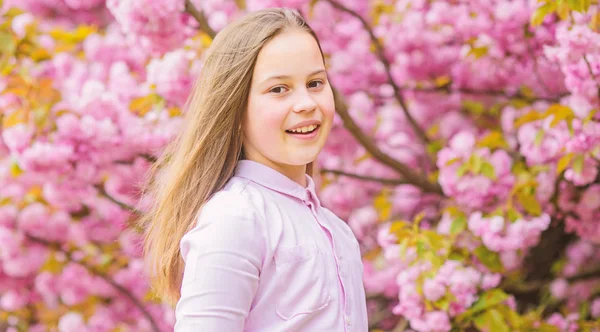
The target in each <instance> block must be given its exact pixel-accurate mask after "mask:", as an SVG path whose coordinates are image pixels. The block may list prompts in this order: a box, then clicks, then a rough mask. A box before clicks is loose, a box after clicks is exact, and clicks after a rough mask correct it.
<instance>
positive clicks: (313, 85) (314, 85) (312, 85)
mask: <svg viewBox="0 0 600 332" xmlns="http://www.w3.org/2000/svg"><path fill="white" fill-rule="evenodd" d="M321 85H323V81H321V80H317V81H312V82H310V83H308V87H309V88H318V87H320V86H321Z"/></svg>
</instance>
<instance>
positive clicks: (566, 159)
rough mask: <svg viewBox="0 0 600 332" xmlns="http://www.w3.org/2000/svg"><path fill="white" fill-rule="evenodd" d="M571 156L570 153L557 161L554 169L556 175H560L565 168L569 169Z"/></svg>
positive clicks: (571, 153)
mask: <svg viewBox="0 0 600 332" xmlns="http://www.w3.org/2000/svg"><path fill="white" fill-rule="evenodd" d="M573 156H574V154H573V152H570V153H567V154H566V155H564V156H562V157H561V158H560V160H559V161H558V166H557V167H556V174H560V173H562V172H563V171H564V170H565V169H566V168H567V167H569V165H570V164H571V159H573Z"/></svg>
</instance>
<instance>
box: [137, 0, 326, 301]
mask: <svg viewBox="0 0 600 332" xmlns="http://www.w3.org/2000/svg"><path fill="white" fill-rule="evenodd" d="M290 29H300V30H302V31H306V32H308V33H310V34H311V35H312V36H313V37H314V38H315V40H316V41H317V44H318V43H319V41H318V39H317V37H316V35H315V33H314V32H313V30H312V29H311V28H310V27H309V26H308V24H307V23H306V22H305V21H304V19H303V18H302V17H301V16H300V14H299V13H297V12H296V11H293V10H290V9H276V8H271V9H266V10H261V11H256V12H253V13H249V14H247V15H245V16H244V17H242V18H240V19H238V20H237V21H235V22H232V23H231V24H230V25H228V26H227V27H225V28H224V29H223V30H222V31H220V32H219V33H218V34H217V36H216V37H215V39H214V40H213V42H212V45H211V46H210V48H209V50H208V51H207V52H209V53H208V54H207V58H206V60H205V63H204V66H203V68H202V72H201V74H200V77H199V78H198V80H197V81H196V82H195V85H194V88H193V91H192V93H191V95H190V98H189V99H188V101H187V103H186V111H185V114H184V117H185V121H184V125H183V128H182V131H181V132H180V134H179V135H178V137H177V138H176V139H175V140H174V141H173V142H172V143H171V144H169V146H167V147H166V150H165V151H164V153H163V154H162V155H161V157H160V158H159V160H158V161H157V162H156V163H155V164H154V165H153V167H152V169H151V170H150V178H149V181H148V183H147V185H146V186H145V190H144V195H148V196H149V197H150V199H151V200H152V201H153V204H152V205H151V207H150V209H149V211H148V212H147V213H145V214H144V215H142V216H141V217H140V225H141V227H142V228H143V229H144V231H145V233H144V257H145V259H146V261H147V267H148V268H149V271H150V277H151V287H152V291H153V292H154V294H155V295H157V296H158V297H160V298H161V299H162V300H164V301H166V302H168V303H170V304H171V305H174V304H176V302H177V301H178V300H179V297H180V296H181V294H180V288H181V281H182V276H183V269H184V262H183V260H182V257H181V253H180V250H179V242H180V240H181V238H182V237H183V235H185V233H187V232H188V231H190V230H191V229H192V228H193V227H194V225H195V221H196V216H197V214H198V212H199V210H200V209H201V207H202V205H203V204H204V203H205V202H206V201H207V200H208V199H210V197H211V196H212V195H213V194H214V193H215V192H217V191H219V190H220V189H222V188H223V187H224V186H225V184H226V183H227V181H228V180H229V179H230V178H231V177H232V176H233V174H234V171H235V167H236V165H237V162H238V161H239V160H240V159H243V152H242V137H243V135H242V119H243V115H244V112H245V111H246V107H247V100H248V94H249V91H250V85H251V82H252V72H253V70H254V66H255V63H256V59H257V57H258V54H259V52H260V50H261V49H262V47H263V46H264V45H265V44H266V43H268V42H269V40H271V39H272V38H273V37H275V36H276V35H278V34H280V33H282V32H284V31H287V30H290ZM319 48H320V45H319ZM321 55H323V52H322V51H321ZM312 169H313V165H312V163H311V164H309V165H307V173H308V174H309V175H312Z"/></svg>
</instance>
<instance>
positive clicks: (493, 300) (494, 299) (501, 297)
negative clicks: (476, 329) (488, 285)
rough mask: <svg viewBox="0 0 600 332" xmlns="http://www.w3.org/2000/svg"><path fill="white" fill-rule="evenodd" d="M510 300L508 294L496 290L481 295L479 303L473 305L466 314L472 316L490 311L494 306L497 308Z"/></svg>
mask: <svg viewBox="0 0 600 332" xmlns="http://www.w3.org/2000/svg"><path fill="white" fill-rule="evenodd" d="M507 299H508V294H506V293H504V291H503V290H501V289H498V288H494V289H490V290H489V291H487V292H485V293H483V294H481V296H479V298H478V299H477V301H475V303H474V304H473V306H472V307H471V308H469V309H468V310H467V311H466V312H465V313H467V312H468V313H469V314H470V315H475V314H477V313H479V312H481V311H484V310H486V309H489V308H491V307H493V306H496V305H498V304H500V303H502V302H504V301H506V300H507Z"/></svg>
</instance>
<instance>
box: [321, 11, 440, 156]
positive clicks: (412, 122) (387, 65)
mask: <svg viewBox="0 0 600 332" xmlns="http://www.w3.org/2000/svg"><path fill="white" fill-rule="evenodd" d="M326 1H327V2H329V3H330V4H331V5H332V6H333V7H335V8H337V9H339V10H341V11H343V12H345V13H348V14H350V15H351V16H353V17H355V18H357V19H358V20H359V21H360V23H361V24H362V26H363V28H364V29H365V30H366V31H367V33H368V34H369V37H370V38H371V42H372V43H373V45H375V50H376V53H377V57H378V58H379V61H381V63H383V66H384V67H385V73H386V75H387V81H388V84H390V85H391V86H392V88H393V89H394V97H395V98H396V100H397V101H398V103H399V104H400V106H401V107H402V111H403V112H404V115H405V116H406V119H407V120H408V122H410V125H411V127H412V128H413V130H414V131H415V133H416V134H417V136H418V137H419V139H421V141H422V142H423V143H425V144H428V143H429V142H430V140H429V138H428V137H427V134H426V133H425V131H424V130H423V128H421V127H420V126H419V124H418V123H417V121H416V120H415V119H414V118H413V117H412V115H411V114H410V112H409V110H408V105H407V104H406V101H405V100H404V97H403V96H402V91H400V88H399V87H398V85H397V84H396V82H395V81H394V78H393V77H392V73H391V65H390V62H389V61H388V60H387V58H386V57H385V50H384V48H383V45H381V43H380V42H379V40H378V39H377V37H376V36H375V34H374V33H373V29H372V28H371V26H369V23H367V21H365V19H364V18H362V17H361V16H360V15H359V14H358V13H356V12H355V11H353V10H352V9H350V8H348V7H345V6H344V5H342V4H340V3H339V2H337V1H336V0H326Z"/></svg>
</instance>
